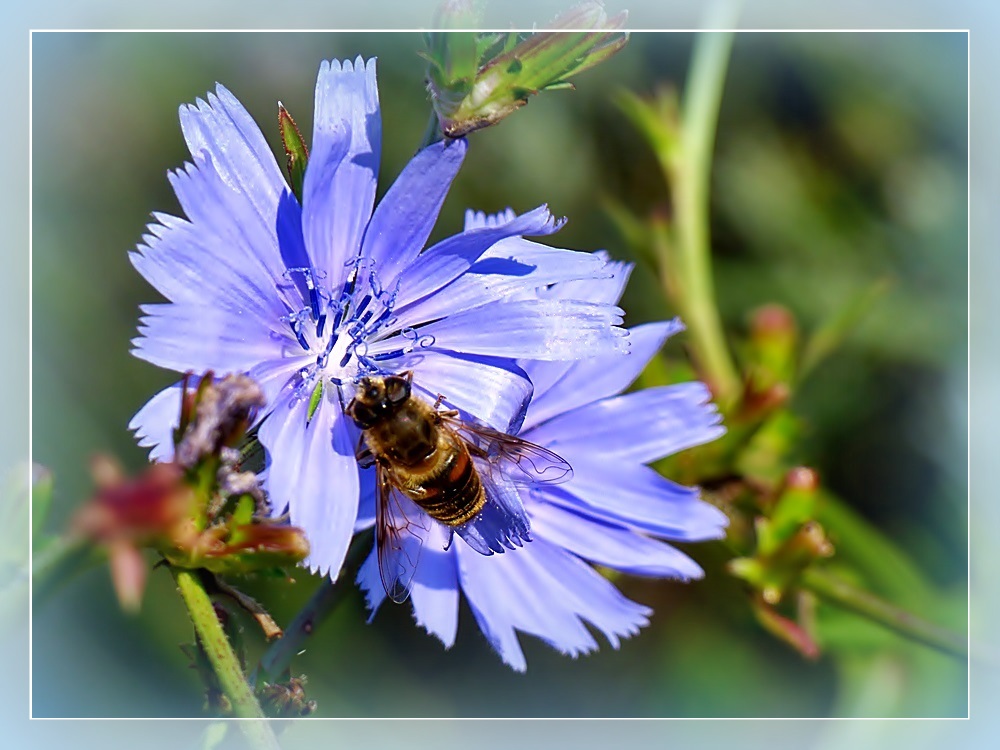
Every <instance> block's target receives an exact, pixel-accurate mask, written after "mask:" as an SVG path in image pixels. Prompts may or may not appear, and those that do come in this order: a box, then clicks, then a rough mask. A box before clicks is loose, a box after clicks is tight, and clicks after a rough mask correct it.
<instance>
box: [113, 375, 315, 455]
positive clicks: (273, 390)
mask: <svg viewBox="0 0 1000 750" xmlns="http://www.w3.org/2000/svg"><path fill="white" fill-rule="evenodd" d="M300 367H301V363H300V360H295V359H281V360H276V361H271V362H262V363H261V364H259V365H257V366H256V367H253V368H251V370H250V372H248V373H247V374H248V375H249V376H250V377H251V378H253V379H254V380H255V381H256V382H257V385H259V386H260V388H261V390H262V391H263V392H264V398H265V400H266V404H267V405H268V407H270V405H271V404H272V403H274V401H275V398H276V396H277V394H278V392H279V391H280V390H281V388H282V387H283V386H284V385H285V384H286V383H287V382H288V379H289V378H290V377H291V376H292V374H293V373H294V372H295V371H296V370H298V369H299V368H300ZM183 382H184V381H183V380H179V381H177V382H176V383H174V384H173V385H171V386H168V387H166V388H164V389H163V390H162V391H160V392H159V393H157V394H156V395H155V396H153V398H151V399H150V400H149V401H147V402H146V405H145V406H143V407H142V408H141V409H139V411H137V412H136V413H135V416H134V417H132V420H131V421H130V422H129V424H128V428H129V429H130V430H133V431H134V432H135V433H136V438H137V439H138V441H139V445H140V446H141V447H143V448H151V449H152V450H150V452H149V460H150V461H169V460H171V459H172V458H173V457H174V430H176V429H177V425H178V424H179V423H180V413H181V385H182V384H183ZM189 387H190V386H189ZM266 415H267V410H266V409H262V410H261V411H260V412H258V414H257V419H256V421H255V422H254V425H256V424H257V423H259V422H260V421H261V420H262V419H263V418H264V417H265V416H266ZM252 426H253V425H251V427H252Z"/></svg>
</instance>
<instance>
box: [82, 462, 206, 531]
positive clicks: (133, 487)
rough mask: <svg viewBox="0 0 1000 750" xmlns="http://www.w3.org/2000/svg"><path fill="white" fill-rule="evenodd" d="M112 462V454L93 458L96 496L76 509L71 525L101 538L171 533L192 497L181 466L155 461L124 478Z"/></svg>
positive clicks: (189, 505) (184, 515)
mask: <svg viewBox="0 0 1000 750" xmlns="http://www.w3.org/2000/svg"><path fill="white" fill-rule="evenodd" d="M114 466H115V464H114V462H113V461H112V460H111V459H106V458H102V459H98V460H95V462H94V467H95V468H94V471H95V477H94V478H95V481H96V483H97V484H98V492H97V496H96V497H95V498H94V499H93V500H91V501H90V502H89V503H87V504H86V505H84V506H83V507H82V508H80V510H79V511H77V514H76V516H75V517H74V519H73V522H72V524H71V528H72V529H73V530H74V531H75V532H76V533H78V534H81V535H83V536H86V537H89V538H90V539H93V540H94V541H96V542H101V543H109V542H113V541H116V540H120V539H130V540H134V541H136V542H138V543H140V544H142V543H144V542H146V541H147V540H149V539H151V538H155V537H159V536H169V535H170V533H171V531H172V529H174V528H175V527H176V525H177V524H178V523H179V522H181V521H182V520H183V519H184V518H185V517H186V515H187V514H188V512H189V510H190V507H191V503H192V499H193V495H192V491H191V489H190V488H189V487H188V486H186V485H185V484H184V482H183V477H184V473H183V471H182V470H181V468H180V467H179V466H177V465H176V464H172V463H164V464H153V465H152V466H150V467H149V468H148V469H147V470H146V471H145V472H143V473H142V474H140V475H139V476H138V477H136V478H134V479H123V478H122V477H121V475H120V474H119V473H117V470H115V469H114V468H113V467H114ZM115 477H117V479H118V481H117V482H115V481H114V478H115Z"/></svg>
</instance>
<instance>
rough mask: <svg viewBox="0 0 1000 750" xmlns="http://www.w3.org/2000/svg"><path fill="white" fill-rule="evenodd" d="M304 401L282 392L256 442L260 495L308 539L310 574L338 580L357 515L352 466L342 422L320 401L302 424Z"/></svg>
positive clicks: (350, 448)
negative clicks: (263, 463)
mask: <svg viewBox="0 0 1000 750" xmlns="http://www.w3.org/2000/svg"><path fill="white" fill-rule="evenodd" d="M308 411H309V399H307V398H300V397H299V395H298V393H297V389H296V387H295V386H294V385H290V386H289V387H288V388H286V389H285V390H284V391H283V392H282V394H281V396H280V397H279V398H278V402H277V404H276V405H275V408H274V409H273V410H272V411H271V414H270V415H269V416H268V418H267V419H266V420H264V424H263V425H261V428H260V431H259V433H258V436H259V438H260V441H261V443H263V445H264V447H265V448H266V449H267V454H268V468H267V479H266V489H267V492H268V498H269V500H270V502H271V509H272V512H274V513H280V512H281V510H282V509H283V508H285V507H287V508H288V513H289V518H290V521H291V523H292V525H294V526H299V527H300V528H302V529H304V530H305V531H306V532H307V534H308V537H309V547H310V552H309V557H308V558H306V560H305V562H306V564H307V565H308V566H309V568H310V569H311V570H312V571H313V572H318V573H321V574H323V575H327V574H329V575H331V576H332V577H333V578H334V579H336V577H337V576H338V574H339V571H340V568H341V565H342V564H343V562H344V556H345V555H346V554H347V547H348V544H349V543H350V541H351V535H352V532H353V528H354V520H355V518H356V516H357V513H358V491H359V478H358V464H357V461H356V459H355V456H354V440H353V439H352V437H351V435H350V432H349V429H348V425H347V419H346V418H345V417H344V415H343V413H342V412H341V411H340V408H339V406H337V405H336V404H331V403H330V402H329V400H328V399H326V398H322V399H320V401H319V406H318V407H317V409H316V412H315V413H314V414H313V416H312V419H311V420H309V421H308V422H307V420H306V416H307V414H308Z"/></svg>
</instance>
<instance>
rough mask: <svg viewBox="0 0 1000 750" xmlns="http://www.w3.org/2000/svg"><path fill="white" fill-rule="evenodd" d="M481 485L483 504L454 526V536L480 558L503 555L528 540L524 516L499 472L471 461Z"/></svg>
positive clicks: (515, 494)
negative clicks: (494, 554) (470, 517)
mask: <svg viewBox="0 0 1000 750" xmlns="http://www.w3.org/2000/svg"><path fill="white" fill-rule="evenodd" d="M472 462H473V465H474V466H475V467H476V471H477V472H478V474H479V479H480V481H481V482H482V483H483V492H484V494H485V496H486V502H485V504H484V505H483V507H482V509H481V510H480V511H479V512H478V513H477V514H476V515H475V516H473V518H472V519H471V520H469V521H467V522H466V523H464V524H462V525H461V526H458V527H456V529H455V533H456V534H458V535H459V536H460V537H462V539H463V540H465V543H466V544H468V545H469V546H470V547H472V549H474V550H475V551H476V552H478V553H479V554H481V555H492V554H493V553H494V552H497V553H503V551H504V549H505V548H506V549H514V548H515V547H520V546H522V545H523V543H524V542H528V541H531V537H530V536H529V523H528V516H527V514H526V513H525V511H524V505H523V504H522V503H521V496H520V495H519V494H518V492H517V487H516V486H515V485H514V484H513V483H512V482H511V481H510V480H509V479H508V478H507V477H506V476H504V475H503V473H502V471H501V470H499V469H496V470H494V469H492V467H490V466H489V465H488V464H487V463H486V462H485V461H483V460H482V459H478V458H473V459H472Z"/></svg>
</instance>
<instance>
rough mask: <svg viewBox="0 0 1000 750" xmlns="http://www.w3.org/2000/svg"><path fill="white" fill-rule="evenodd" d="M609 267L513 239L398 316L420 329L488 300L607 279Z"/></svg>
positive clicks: (499, 244) (524, 296) (591, 258)
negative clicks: (583, 280) (560, 284)
mask: <svg viewBox="0 0 1000 750" xmlns="http://www.w3.org/2000/svg"><path fill="white" fill-rule="evenodd" d="M511 216H512V217H513V213H511ZM460 236H461V235H460ZM431 249H433V248H431ZM429 252H430V250H428V253H429ZM425 255H426V253H425ZM421 257H422V256H421ZM604 266H605V263H604V261H603V260H601V259H600V258H598V257H597V256H596V255H593V254H591V253H581V252H577V251H575V250H563V249H560V248H555V247H548V246H547V245H540V244H537V243H534V242H529V241H528V240H524V239H521V238H520V237H511V238H509V239H505V240H500V241H499V242H497V243H496V244H495V245H493V246H492V247H490V248H489V249H488V250H487V251H486V252H484V253H483V254H482V255H481V256H480V257H479V259H478V260H477V261H476V262H475V263H473V264H472V266H471V267H470V268H469V269H468V271H466V272H465V273H463V274H462V275H460V276H459V277H458V278H456V279H455V280H454V281H452V282H451V283H450V284H448V285H447V286H444V287H443V288H441V289H440V291H439V292H438V293H436V294H427V295H426V296H424V297H423V298H422V299H417V300H416V301H415V302H413V303H411V304H410V305H408V307H407V308H406V309H405V310H400V311H399V315H400V317H401V318H402V317H403V316H405V320H406V321H407V324H408V325H418V324H419V323H424V322H427V321H431V320H437V319H438V318H443V317H445V316H446V315H453V314H455V313H458V312H462V311H463V310H468V309H471V308H473V307H479V306H480V305H483V304H486V303H487V302H493V301H498V300H503V301H513V300H517V299H531V298H534V297H537V290H538V289H539V288H540V287H544V286H546V285H548V284H555V283H558V282H564V281H567V280H572V279H579V278H589V277H600V276H606V275H607V274H606V272H605V271H604V270H603V269H604ZM588 301H589V300H588Z"/></svg>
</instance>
